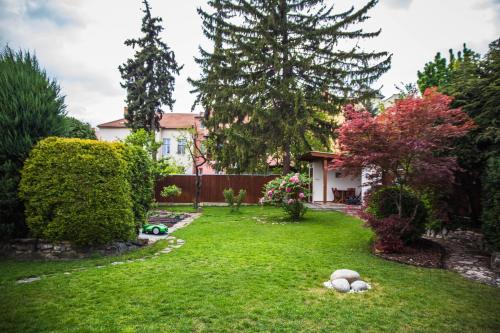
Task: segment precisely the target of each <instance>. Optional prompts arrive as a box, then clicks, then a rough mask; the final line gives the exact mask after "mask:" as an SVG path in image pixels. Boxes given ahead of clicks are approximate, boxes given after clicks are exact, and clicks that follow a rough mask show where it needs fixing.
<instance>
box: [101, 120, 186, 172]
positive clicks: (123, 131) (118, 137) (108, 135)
mask: <svg viewBox="0 0 500 333" xmlns="http://www.w3.org/2000/svg"><path fill="white" fill-rule="evenodd" d="M129 134H130V129H129V128H100V129H99V130H98V132H97V137H98V139H99V140H102V141H109V142H115V141H122V140H124V139H125V138H126V137H127V135H129ZM183 137H185V138H189V133H188V132H187V131H186V130H182V129H161V131H160V132H156V140H157V141H160V142H161V143H162V147H160V149H159V150H158V155H157V156H158V158H162V157H163V139H164V138H170V154H169V155H168V156H170V157H171V158H172V160H173V161H175V162H176V163H177V164H180V165H182V166H184V168H185V169H186V174H192V173H193V163H192V161H191V158H190V155H189V152H188V150H187V148H186V150H185V152H184V154H183V155H182V154H177V145H178V142H179V139H181V138H183ZM188 141H189V140H188Z"/></svg>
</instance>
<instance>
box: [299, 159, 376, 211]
mask: <svg viewBox="0 0 500 333" xmlns="http://www.w3.org/2000/svg"><path fill="white" fill-rule="evenodd" d="M334 158H335V154H334V153H331V152H319V151H311V152H308V153H306V154H304V155H302V156H301V158H300V160H302V161H307V162H309V176H310V178H311V201H312V202H323V203H327V202H339V203H345V200H346V199H347V196H352V195H353V194H354V195H356V196H359V197H360V199H361V200H363V197H364V196H365V194H366V192H367V191H368V190H369V188H370V187H369V186H366V185H364V184H365V183H366V173H365V172H360V173H359V174H358V175H347V174H345V173H343V172H341V171H340V170H336V169H334V168H332V162H333V160H334Z"/></svg>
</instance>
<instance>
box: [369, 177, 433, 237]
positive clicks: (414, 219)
mask: <svg viewBox="0 0 500 333" xmlns="http://www.w3.org/2000/svg"><path fill="white" fill-rule="evenodd" d="M399 195H400V191H399V188H397V187H394V186H387V187H382V188H380V189H378V190H376V191H375V192H373V193H371V194H370V196H369V198H368V199H367V203H366V209H365V213H367V214H369V215H371V216H372V217H373V218H375V219H386V218H389V217H392V216H398V214H399V210H398V206H397V202H399V200H398V196H399ZM401 196H402V197H401V199H402V200H401V205H402V211H401V216H399V219H404V220H405V221H407V222H408V226H407V227H405V228H403V229H402V232H401V234H400V235H398V236H399V237H400V238H401V240H402V241H403V243H404V244H410V243H412V242H414V241H415V240H417V239H418V238H419V237H420V236H421V235H422V234H423V233H424V231H425V227H426V223H427V217H428V213H427V209H426V208H425V205H424V203H423V202H422V201H421V200H420V199H419V198H418V197H417V196H416V195H415V194H414V193H412V192H410V191H408V190H403V192H402V193H401Z"/></svg>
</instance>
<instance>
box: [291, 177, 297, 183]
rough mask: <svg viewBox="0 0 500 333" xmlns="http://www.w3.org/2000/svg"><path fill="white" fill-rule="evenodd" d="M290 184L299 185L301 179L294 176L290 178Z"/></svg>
mask: <svg viewBox="0 0 500 333" xmlns="http://www.w3.org/2000/svg"><path fill="white" fill-rule="evenodd" d="M289 181H290V183H298V182H299V177H297V176H292V177H290V180H289Z"/></svg>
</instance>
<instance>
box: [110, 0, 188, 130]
mask: <svg viewBox="0 0 500 333" xmlns="http://www.w3.org/2000/svg"><path fill="white" fill-rule="evenodd" d="M143 3H144V7H145V8H144V10H143V12H144V17H143V19H142V28H141V31H142V33H143V36H142V37H140V38H136V39H127V40H126V41H125V45H127V46H131V47H132V48H133V49H135V50H136V51H135V54H134V56H133V58H132V59H128V60H127V62H126V63H124V64H122V65H121V66H119V70H120V73H121V76H122V79H123V82H122V83H121V86H122V87H123V88H125V89H127V99H126V102H127V106H128V113H127V115H126V119H127V120H128V126H129V127H130V128H132V130H137V129H139V128H143V129H145V130H147V131H149V132H154V131H157V130H158V129H159V126H160V119H161V117H162V115H163V109H162V107H163V106H167V107H168V108H169V109H170V110H172V107H173V105H174V103H175V100H174V99H173V97H172V93H173V91H174V87H175V77H174V75H179V71H180V70H181V69H182V66H179V65H178V64H177V61H176V60H175V54H174V52H173V51H172V50H171V49H170V48H169V47H168V46H167V44H166V43H165V42H163V41H162V40H161V38H160V33H161V32H162V31H163V27H162V26H161V22H162V19H161V18H160V17H152V16H151V7H150V6H149V3H148V1H147V0H143Z"/></svg>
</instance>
